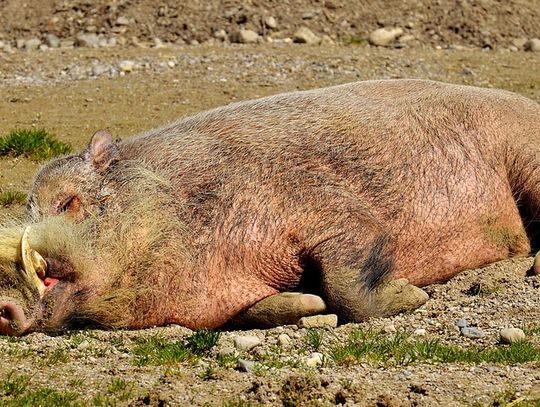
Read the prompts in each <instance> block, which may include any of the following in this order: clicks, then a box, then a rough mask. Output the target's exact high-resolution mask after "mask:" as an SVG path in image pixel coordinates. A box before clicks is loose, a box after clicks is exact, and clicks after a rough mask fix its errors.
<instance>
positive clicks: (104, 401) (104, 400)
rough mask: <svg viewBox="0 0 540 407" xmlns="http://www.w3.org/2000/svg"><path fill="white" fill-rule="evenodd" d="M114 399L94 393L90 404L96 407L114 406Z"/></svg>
mask: <svg viewBox="0 0 540 407" xmlns="http://www.w3.org/2000/svg"><path fill="white" fill-rule="evenodd" d="M116 404H117V403H116V400H115V399H114V398H112V397H111V396H107V395H105V394H96V395H95V396H94V397H93V398H92V405H93V406H96V407H111V406H116Z"/></svg>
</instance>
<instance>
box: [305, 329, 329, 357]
mask: <svg viewBox="0 0 540 407" xmlns="http://www.w3.org/2000/svg"><path fill="white" fill-rule="evenodd" d="M323 339H324V331H323V330H322V329H315V328H309V329H308V330H307V333H306V336H304V338H303V342H304V346H305V347H307V348H308V349H310V350H312V351H314V352H317V351H318V350H319V349H320V348H321V345H322V343H323Z"/></svg>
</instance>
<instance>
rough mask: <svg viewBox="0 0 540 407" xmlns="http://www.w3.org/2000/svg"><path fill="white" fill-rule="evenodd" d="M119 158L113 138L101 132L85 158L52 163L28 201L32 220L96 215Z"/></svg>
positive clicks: (40, 173)
mask: <svg viewBox="0 0 540 407" xmlns="http://www.w3.org/2000/svg"><path fill="white" fill-rule="evenodd" d="M118 156H119V151H118V147H117V145H116V144H115V142H114V141H113V139H112V136H111V134H110V133H109V132H108V131H107V130H100V131H98V132H97V133H95V134H94V135H93V137H92V139H91V141H90V143H89V144H88V147H87V148H86V149H85V150H84V151H83V152H82V153H81V154H78V155H72V156H68V157H62V158H58V159H55V160H52V161H51V162H49V163H48V164H47V165H45V166H44V167H43V168H42V169H41V171H40V172H39V173H38V174H37V176H36V178H35V180H34V183H33V186H32V189H31V192H30V195H29V198H28V212H29V215H30V217H31V219H33V220H34V221H37V220H40V219H43V217H44V216H50V215H59V214H66V215H68V216H70V217H71V218H72V219H76V220H81V219H84V218H86V217H88V216H89V215H95V214H96V213H97V212H99V211H100V210H101V207H102V203H103V201H105V200H106V199H107V195H108V193H107V188H106V187H105V186H104V179H105V177H106V174H107V171H108V170H109V169H110V168H111V166H113V165H114V164H115V163H116V162H117V161H118V158H119V157H118Z"/></svg>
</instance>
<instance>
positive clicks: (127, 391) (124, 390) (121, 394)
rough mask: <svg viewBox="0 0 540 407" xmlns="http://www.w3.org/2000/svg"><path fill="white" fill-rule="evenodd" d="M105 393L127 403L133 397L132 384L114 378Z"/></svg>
mask: <svg viewBox="0 0 540 407" xmlns="http://www.w3.org/2000/svg"><path fill="white" fill-rule="evenodd" d="M107 393H109V394H110V395H114V396H115V397H116V398H117V399H118V400H119V401H127V400H129V399H131V398H132V397H133V383H131V382H128V381H126V380H124V379H121V378H119V377H114V378H112V379H111V382H110V383H109V385H108V386H107Z"/></svg>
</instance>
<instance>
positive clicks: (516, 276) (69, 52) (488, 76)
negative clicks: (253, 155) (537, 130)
mask: <svg viewBox="0 0 540 407" xmlns="http://www.w3.org/2000/svg"><path fill="white" fill-rule="evenodd" d="M11 3H13V2H9V1H7V2H0V8H1V7H7V6H9V5H10V4H11ZM44 3H46V2H44ZM82 3H83V2H81V4H82ZM113 3H115V4H116V3H118V4H124V3H126V4H128V2H113ZM252 3H254V2H249V4H252ZM269 3H270V2H269ZM324 3H325V4H327V3H329V2H324ZM343 3H344V2H343ZM396 3H397V2H396ZM437 3H438V4H446V3H444V2H442V3H441V2H437ZM480 3H482V4H484V6H489V5H490V4H492V3H494V2H489V1H488V2H479V3H475V2H472V4H480ZM521 3H522V4H523V5H526V6H527V7H530V6H535V5H536V6H535V7H536V8H537V9H538V2H534V1H533V2H521ZM287 4H288V3H287ZM335 4H341V3H339V2H335ZM505 4H506V3H505ZM6 5H7V6H6ZM514 6H515V7H517V6H516V2H513V3H511V4H510V3H509V7H514ZM333 10H334V11H335V9H333ZM527 10H528V9H527ZM516 13H517V12H516ZM518 14H519V13H518ZM519 15H521V14H519ZM524 18H525V17H524ZM527 18H528V17H526V18H525V19H527ZM0 20H1V19H0ZM531 24H532V25H531V26H532V27H533V28H534V24H538V18H536V20H534V22H533V23H531ZM524 27H529V26H527V25H526V24H525V25H524ZM374 28H376V27H374ZM10 32H11V31H9V32H8V34H9V33H10ZM8 34H4V37H6V36H8ZM509 35H510V34H509ZM126 61H128V62H129V63H130V64H131V65H130V66H131V67H132V69H123V68H122V66H125V63H126ZM0 78H1V82H0V135H4V134H6V133H7V132H8V131H9V130H11V129H13V128H29V127H43V128H45V129H47V130H48V131H50V132H52V133H53V134H55V135H56V136H57V137H58V138H59V139H60V140H62V141H66V142H68V143H70V144H71V145H72V146H73V147H74V148H75V149H76V150H79V149H81V148H83V147H84V146H85V144H86V143H87V142H88V140H89V137H90V136H91V135H92V133H93V132H94V131H96V130H98V129H100V128H108V129H109V130H111V132H112V133H113V135H114V136H115V137H120V138H125V137H129V136H132V135H134V134H137V133H138V132H141V131H143V130H145V129H149V128H152V127H155V126H158V125H161V124H164V123H166V122H168V121H171V120H174V119H177V118H179V117H181V116H185V115H188V114H190V113H193V112H197V111H200V110H203V109H207V108H211V107H214V106H219V105H223V104H227V103H230V102H233V101H238V100H243V99H247V98H255V97H258V96H264V95H269V94H275V93H278V92H285V91H293V90H297V89H308V88H314V87H322V86H326V85H333V84H339V83H345V82H350V81H356V80H365V79H381V78H426V79H435V80H441V81H446V82H453V83H462V84H471V85H477V86H484V87H497V88H504V89H508V90H512V91H516V92H518V93H520V94H522V95H525V96H528V97H530V98H532V99H534V100H536V101H538V102H540V53H531V52H510V51H508V50H506V49H498V50H486V49H480V48H475V49H472V50H458V49H440V50H437V49H435V48H433V47H423V46H419V47H406V48H402V49H388V48H373V47H370V46H366V45H365V44H364V45H360V46H357V45H346V44H339V45H326V46H307V45H297V44H259V45H234V44H233V45H231V44H204V45H197V46H170V47H165V48H159V49H150V48H141V47H122V48H120V47H116V48H99V49H86V48H75V49H54V50H49V51H47V52H40V51H36V52H23V51H15V52H14V53H2V52H0ZM38 168H39V164H37V163H33V162H30V161H28V160H26V159H1V160H0V191H2V190H9V189H15V190H23V191H25V190H28V188H29V186H30V184H31V179H32V175H33V174H34V173H35V171H36V170H37V169H38ZM22 211H23V209H22V208H21V207H11V208H0V217H5V216H8V215H10V216H11V215H17V214H20V213H22ZM530 266H531V259H517V260H510V261H505V262H501V263H498V264H495V265H492V266H489V267H487V268H486V269H485V270H474V271H469V272H466V273H464V274H462V275H460V276H459V277H457V278H456V279H454V280H452V281H451V282H449V283H448V284H446V285H439V286H433V287H430V288H429V289H428V291H429V293H430V295H431V299H430V301H428V303H427V304H426V305H425V306H423V307H422V308H420V309H419V310H417V311H415V312H413V313H411V314H407V315H400V316H397V317H394V318H387V319H376V320H373V321H370V322H369V323H366V324H362V325H361V326H363V327H365V328H372V329H375V330H382V331H383V332H385V333H386V334H388V335H393V334H394V333H395V331H396V330H398V331H399V330H400V329H403V330H406V331H408V332H411V333H413V339H414V337H422V338H424V337H427V338H433V339H439V340H441V341H444V342H447V343H452V344H457V345H459V346H463V347H464V348H467V347H471V346H477V345H480V346H485V347H489V346H495V344H496V343H497V342H498V333H499V331H500V329H502V328H504V327H508V326H514V327H519V328H524V329H525V331H526V334H527V335H528V338H529V340H530V341H531V342H532V343H534V344H536V345H539V344H540V335H539V333H538V332H540V329H538V328H539V327H540V323H539V322H538V321H539V320H540V296H539V290H538V289H539V287H540V279H539V278H538V277H535V276H526V273H527V270H528V269H529V268H530ZM474 287H488V288H489V290H487V291H485V292H484V295H478V293H476V294H475V293H474V289H473V290H472V291H471V289H472V288H474ZM471 292H472V294H471ZM460 318H465V319H467V321H469V323H470V324H471V325H472V326H475V327H478V328H480V329H481V330H482V331H484V333H485V334H486V336H485V337H484V338H482V339H477V340H474V339H469V338H465V337H464V336H462V335H461V334H460V333H459V329H458V328H457V327H456V325H455V321H456V320H458V319H460ZM354 328H355V326H353V325H345V326H341V327H338V328H337V329H334V330H330V331H327V332H326V333H325V335H326V336H325V337H326V342H323V345H322V346H321V348H320V350H319V351H320V352H321V353H322V354H323V355H328V354H329V352H330V349H331V346H332V343H335V342H339V341H344V340H345V338H346V337H347V335H348V334H349V332H350V331H351V330H352V329H354ZM422 330H424V331H422ZM189 334H190V332H189V331H188V330H186V329H183V328H180V327H166V328H155V329H150V330H145V331H140V332H129V331H127V332H126V331H120V332H104V331H83V332H79V333H75V334H71V335H64V336H59V337H50V336H46V335H43V334H32V335H29V336H27V337H24V338H22V339H18V340H13V339H8V338H0V358H1V360H2V362H1V365H0V366H1V367H0V380H3V381H2V382H0V383H4V384H5V383H6V381H5V380H6V378H7V377H8V375H10V374H11V375H23V376H25V377H29V378H30V379H29V380H30V383H31V386H32V387H33V388H36V389H42V388H47V389H54V390H55V391H59V392H73V393H74V394H76V400H74V401H70V402H66V403H67V404H70V403H72V404H73V403H81V404H83V405H87V404H88V405H91V404H94V405H114V404H117V405H128V404H130V405H145V404H146V405H148V404H150V405H218V406H220V405H228V406H240V405H243V406H247V405H266V404H271V405H334V404H346V405H361V406H364V405H377V406H401V405H403V406H409V405H419V406H431V405H445V406H447V405H514V406H515V405H538V404H534V403H538V400H540V367H539V365H538V364H537V363H535V362H532V363H531V362H529V363H523V364H516V363H512V364H499V363H482V364H479V365H471V364H462V363H435V364H434V363H411V364H406V365H400V366H381V365H380V364H377V363H360V364H352V365H351V366H342V365H336V364H335V363H333V362H332V361H331V360H329V359H328V360H327V361H326V362H325V363H323V365H322V366H316V367H309V366H307V365H306V363H305V359H306V358H307V357H308V356H309V351H306V346H305V343H306V341H307V339H306V338H307V337H308V336H309V335H310V333H309V331H307V330H305V329H299V328H297V327H295V326H291V327H283V328H277V329H272V330H267V331H259V330H254V331H248V332H241V333H238V332H226V333H224V334H223V335H222V337H221V339H220V342H219V344H218V346H217V347H216V348H215V349H214V350H213V351H212V353H211V354H210V355H207V356H205V357H204V358H202V360H200V361H198V362H196V363H180V364H175V365H172V366H170V365H158V366H137V365H136V364H135V363H134V356H133V353H132V351H133V346H134V345H133V344H134V343H135V342H136V341H137V339H138V338H141V337H147V336H153V335H162V336H164V337H167V338H177V339H178V338H183V337H185V336H187V335H189ZM282 334H287V335H288V336H289V337H290V338H291V343H290V344H289V345H288V346H287V347H285V348H284V350H283V353H279V354H278V353H276V346H277V345H276V344H277V343H278V337H279V336H280V335H282ZM237 335H255V336H257V337H259V338H260V339H261V342H262V343H261V345H260V346H258V347H257V348H255V349H254V350H252V351H250V352H244V353H242V352H240V353H239V354H238V355H237V356H238V357H240V358H241V359H246V360H253V361H256V362H257V363H258V365H256V366H259V367H258V368H255V369H248V371H247V372H243V371H241V370H239V369H236V368H235V367H234V366H233V367H231V366H221V365H218V364H217V362H216V360H217V355H218V353H219V352H225V350H226V349H228V348H229V347H231V346H232V341H233V338H234V337H235V336H237ZM269 354H273V355H274V356H275V359H272V360H273V362H272V363H269V362H268V360H269V359H268V358H269V356H268V355H269ZM55 355H56V356H55ZM278 362H279V363H278ZM115 379H121V380H122V382H123V383H127V385H126V386H127V387H126V386H124V387H123V390H122V389H120V390H118V389H117V388H119V387H122V386H116V387H117V388H116V389H115V388H114V386H113V383H115V382H114V380H115ZM116 383H118V382H116ZM4 387H5V386H4ZM128 390H129V391H128ZM2 391H4V394H5V389H4V390H2V386H0V397H2V396H1V395H2V394H3V393H2ZM531 399H534V400H536V402H531V403H533V404H523V403H526V402H527V400H531ZM10 400H11V401H10ZM10 403H12V404H10ZM14 403H15V402H13V398H10V397H8V396H5V397H4V399H0V405H20V404H14ZM100 403H101V404H100ZM519 403H522V404H519ZM30 404H31V403H30ZM46 404H47V403H45V405H46ZM27 405H28V404H27ZM50 405H54V403H52V404H50Z"/></svg>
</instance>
